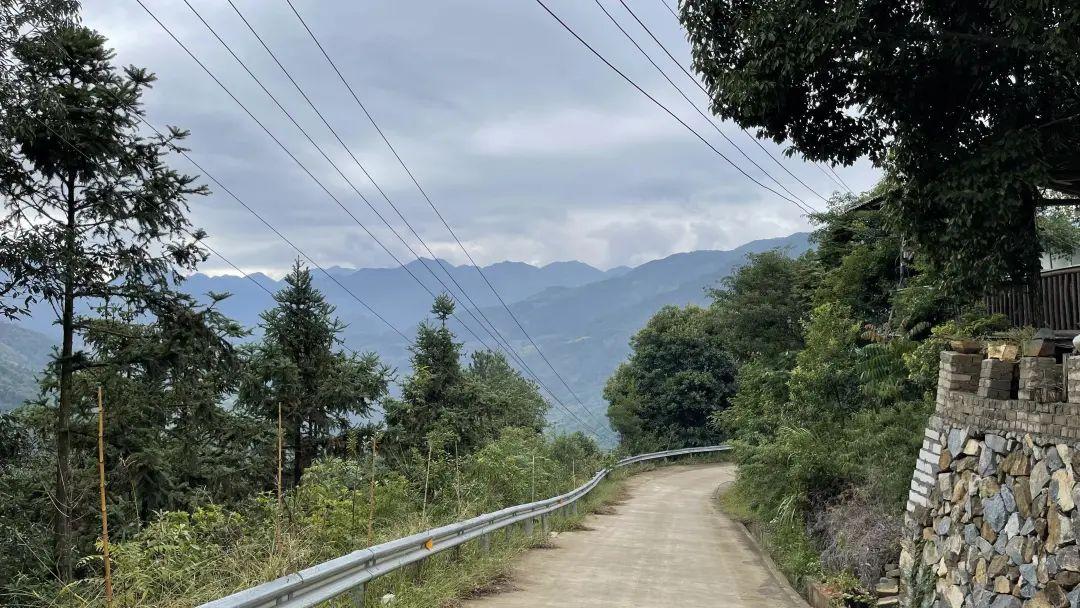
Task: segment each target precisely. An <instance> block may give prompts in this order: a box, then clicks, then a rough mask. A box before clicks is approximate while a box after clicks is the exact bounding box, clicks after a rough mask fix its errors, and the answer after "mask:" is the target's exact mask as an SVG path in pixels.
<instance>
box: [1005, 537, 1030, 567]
mask: <svg viewBox="0 0 1080 608" xmlns="http://www.w3.org/2000/svg"><path fill="white" fill-rule="evenodd" d="M1005 555H1008V556H1009V560H1010V561H1012V563H1014V564H1016V565H1017V566H1019V565H1021V564H1023V563H1024V562H1026V561H1027V560H1026V559H1024V537H1023V536H1014V537H1012V538H1011V539H1009V542H1007V543H1006V544H1005Z"/></svg>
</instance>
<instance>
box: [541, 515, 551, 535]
mask: <svg viewBox="0 0 1080 608" xmlns="http://www.w3.org/2000/svg"><path fill="white" fill-rule="evenodd" d="M540 530H541V531H543V533H544V536H547V535H548V532H550V531H551V526H550V525H548V516H547V514H546V513H545V514H543V515H541V516H540Z"/></svg>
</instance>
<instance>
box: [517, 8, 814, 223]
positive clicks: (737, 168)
mask: <svg viewBox="0 0 1080 608" xmlns="http://www.w3.org/2000/svg"><path fill="white" fill-rule="evenodd" d="M536 3H537V4H539V5H540V6H541V7H542V8H543V9H544V10H545V11H546V12H547V14H548V15H551V17H552V18H553V19H555V21H557V22H558V23H559V25H561V26H562V27H563V29H565V30H566V31H567V32H569V33H570V35H571V36H573V37H574V38H576V39H577V41H578V42H580V43H581V44H582V45H584V46H585V48H587V49H589V51H590V52H592V54H593V55H595V56H596V58H597V59H599V60H600V61H602V62H603V63H604V65H606V66H608V67H609V68H611V69H612V71H614V72H615V73H616V74H618V75H619V76H621V77H622V79H623V80H625V81H626V82H627V83H628V84H630V86H632V87H634V88H635V89H637V90H638V92H639V93H641V94H642V95H644V96H645V97H647V98H648V99H649V101H651V102H653V103H654V104H656V105H657V106H659V108H660V109H661V110H663V111H664V112H665V113H667V114H668V115H669V116H671V117H672V118H674V119H675V121H676V122H678V123H679V124H680V125H682V126H683V127H684V128H685V129H686V130H687V131H690V133H692V134H693V135H694V137H696V138H698V139H699V140H701V142H702V143H703V144H705V145H706V146H708V147H709V149H710V150H712V151H713V152H715V153H716V154H717V155H718V156H719V157H720V158H722V159H724V160H725V161H727V163H728V164H729V165H731V166H732V167H733V168H734V169H735V170H736V171H738V172H739V173H741V174H742V175H743V177H745V178H746V179H748V180H750V181H752V182H754V183H755V184H757V185H758V186H759V187H761V188H764V189H765V190H768V191H769V192H772V193H773V194H775V195H776V196H778V197H780V198H781V199H783V200H785V201H787V202H789V203H791V204H792V205H795V206H796V207H798V208H799V209H800V210H802V211H804V212H805V211H806V210H805V209H803V208H802V207H801V206H800V205H799V203H798V201H795V200H793V199H790V198H788V197H787V196H785V195H783V194H781V193H779V192H777V191H776V190H773V189H772V188H771V187H769V186H767V185H765V184H763V183H761V182H760V181H758V180H757V179H756V178H755V177H754V176H752V175H750V174H749V173H747V172H746V171H743V169H742V168H741V167H739V166H738V165H736V164H735V163H734V162H732V160H731V159H730V158H728V157H727V156H726V155H725V154H724V153H723V152H721V151H720V150H719V149H717V148H716V146H714V145H712V143H710V142H709V140H707V139H705V138H704V137H702V136H701V134H700V133H698V132H697V131H696V130H695V129H694V128H693V127H691V126H690V125H689V124H687V123H686V121H684V120H683V119H681V118H679V116H678V115H677V114H675V113H674V112H672V111H671V110H670V109H668V107H667V106H665V105H664V104H662V103H660V101H659V100H658V99H656V98H655V97H653V96H652V95H651V94H649V92H648V91H646V90H645V89H643V88H641V86H640V85H638V83H636V82H634V80H633V79H632V78H630V77H629V76H627V75H626V74H625V73H624V72H623V71H622V70H620V69H619V68H617V67H615V64H613V63H611V62H610V61H608V60H607V58H606V57H604V56H603V55H602V54H600V52H599V51H597V50H596V49H595V48H593V46H592V45H591V44H589V43H588V42H586V41H585V39H584V38H582V37H581V36H579V35H578V33H577V32H575V31H574V29H573V28H572V27H570V26H569V25H567V23H566V22H565V21H563V20H562V18H561V17H559V16H558V15H557V14H555V12H554V11H552V10H551V9H550V8H548V5H547V4H545V3H544V0H536Z"/></svg>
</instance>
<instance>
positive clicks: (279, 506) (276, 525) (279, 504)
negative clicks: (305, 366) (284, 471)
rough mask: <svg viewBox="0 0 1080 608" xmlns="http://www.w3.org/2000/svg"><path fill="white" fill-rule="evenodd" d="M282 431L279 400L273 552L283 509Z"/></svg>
mask: <svg viewBox="0 0 1080 608" xmlns="http://www.w3.org/2000/svg"><path fill="white" fill-rule="evenodd" d="M282 433H283V429H282V426H281V402H280V401H279V402H278V404H277V515H276V516H275V517H274V552H275V553H276V552H278V551H279V550H280V549H281V512H282V510H283V509H284V502H285V496H284V494H283V493H282V488H281V468H282V462H281V461H282Z"/></svg>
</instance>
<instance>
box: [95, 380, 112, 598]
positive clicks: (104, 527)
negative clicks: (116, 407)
mask: <svg viewBox="0 0 1080 608" xmlns="http://www.w3.org/2000/svg"><path fill="white" fill-rule="evenodd" d="M97 399H98V427H97V428H98V488H99V489H100V490H101V549H102V556H103V557H104V558H105V605H106V606H112V603H113V588H112V564H111V563H110V561H109V512H108V510H107V509H106V508H105V400H104V398H103V397H102V390H101V387H100V386H99V387H98V389H97Z"/></svg>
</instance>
